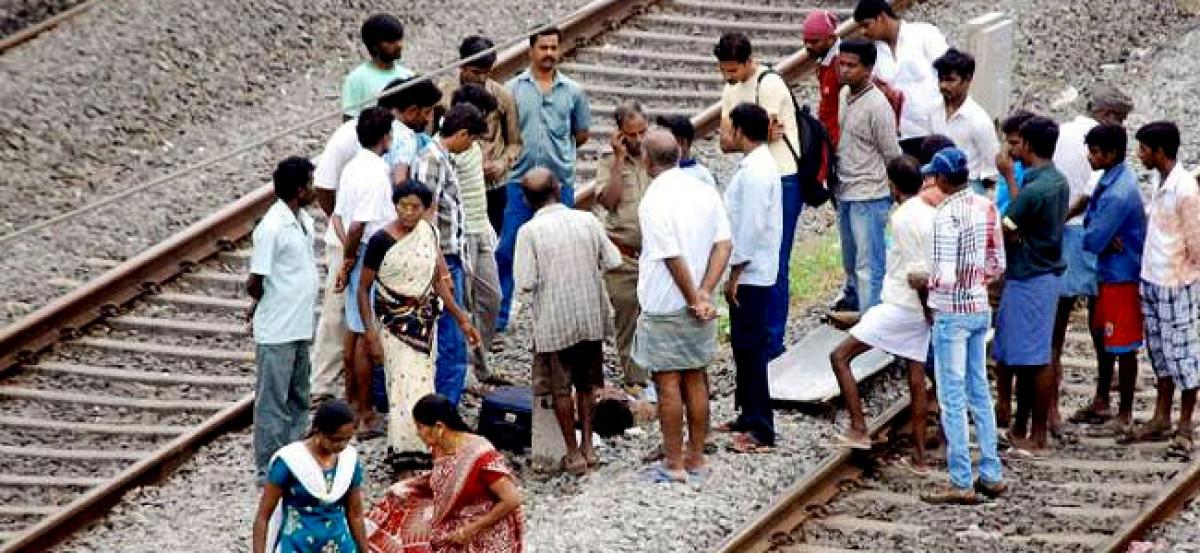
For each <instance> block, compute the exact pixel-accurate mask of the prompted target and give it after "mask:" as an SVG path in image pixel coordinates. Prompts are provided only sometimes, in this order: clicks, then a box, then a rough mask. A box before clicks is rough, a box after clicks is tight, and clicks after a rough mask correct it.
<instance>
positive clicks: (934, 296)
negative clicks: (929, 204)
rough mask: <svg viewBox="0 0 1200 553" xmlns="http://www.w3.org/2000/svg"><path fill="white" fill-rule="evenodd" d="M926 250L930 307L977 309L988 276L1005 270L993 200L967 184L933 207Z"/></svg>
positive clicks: (984, 302)
mask: <svg viewBox="0 0 1200 553" xmlns="http://www.w3.org/2000/svg"><path fill="white" fill-rule="evenodd" d="M930 249H931V252H930V256H929V269H930V274H929V307H931V308H933V309H936V310H938V311H942V312H946V313H982V312H986V311H987V310H988V309H989V307H988V294H987V284H988V282H990V281H992V280H994V279H996V278H998V277H999V276H1000V275H1003V274H1004V239H1003V237H1002V236H1001V233H1000V216H999V214H997V213H996V206H995V205H993V204H992V201H991V200H989V199H987V198H985V197H983V196H980V195H978V194H976V193H975V192H974V191H972V190H971V188H970V187H963V189H962V190H959V191H958V192H955V193H954V194H951V195H950V196H949V197H947V198H946V200H945V201H944V202H942V204H941V205H940V206H939V207H938V210H937V215H935V216H934V222H933V240H932V246H931V247H930Z"/></svg>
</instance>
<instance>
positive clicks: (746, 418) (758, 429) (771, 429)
mask: <svg viewBox="0 0 1200 553" xmlns="http://www.w3.org/2000/svg"><path fill="white" fill-rule="evenodd" d="M774 293H775V289H774V287H771V286H749V285H745V284H743V285H740V286H738V289H737V299H738V305H736V306H732V305H731V306H730V307H729V345H730V349H732V350H733V362H734V368H735V369H736V377H735V380H736V384H737V387H736V388H734V392H733V400H734V403H735V404H736V407H738V408H739V409H740V413H739V414H738V418H737V423H736V424H735V426H736V427H737V428H738V430H740V431H743V432H745V433H747V434H749V435H750V436H752V437H753V438H754V439H755V440H756V441H757V442H758V443H760V444H763V445H775V412H774V411H773V410H772V406H771V390H770V386H769V383H768V380H767V362H768V361H769V360H770V357H768V356H767V348H766V346H767V334H766V333H765V332H763V331H764V330H765V329H766V326H767V313H768V312H769V311H770V305H771V302H772V297H773V295H774Z"/></svg>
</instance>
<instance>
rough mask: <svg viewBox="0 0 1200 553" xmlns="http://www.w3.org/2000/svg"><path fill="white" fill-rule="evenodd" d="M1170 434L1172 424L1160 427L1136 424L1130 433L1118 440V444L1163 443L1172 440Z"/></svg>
mask: <svg viewBox="0 0 1200 553" xmlns="http://www.w3.org/2000/svg"><path fill="white" fill-rule="evenodd" d="M1170 432H1171V425H1170V424H1163V425H1159V426H1150V424H1149V423H1142V424H1135V425H1133V428H1132V429H1130V431H1129V432H1126V433H1125V434H1124V435H1123V436H1120V437H1118V438H1117V443H1118V444H1121V445H1126V444H1132V443H1136V442H1161V441H1165V440H1168V439H1170V435H1169V433H1170Z"/></svg>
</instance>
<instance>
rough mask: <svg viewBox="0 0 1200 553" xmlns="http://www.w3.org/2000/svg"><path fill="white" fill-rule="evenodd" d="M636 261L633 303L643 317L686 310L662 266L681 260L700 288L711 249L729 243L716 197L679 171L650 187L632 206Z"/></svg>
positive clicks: (668, 173)
mask: <svg viewBox="0 0 1200 553" xmlns="http://www.w3.org/2000/svg"><path fill="white" fill-rule="evenodd" d="M638 223H639V225H640V226H641V228H642V255H641V257H639V258H638V286H637V292H638V303H639V304H640V305H641V306H642V310H643V311H645V312H647V313H655V314H666V313H675V312H678V311H679V310H681V309H683V308H685V307H687V302H686V301H685V300H684V299H683V293H682V292H680V291H679V288H678V287H677V286H675V280H674V279H672V278H671V272H670V271H669V270H667V263H666V260H667V259H670V258H674V257H679V258H682V259H683V261H684V262H685V263H686V264H687V267H688V272H690V273H691V275H692V282H693V284H694V285H695V286H700V282H701V280H703V279H704V273H705V271H706V270H707V269H708V258H709V254H710V253H711V252H712V247H713V244H716V243H718V242H723V241H725V240H730V239H731V235H730V229H729V219H728V217H727V216H726V215H725V206H723V205H721V196H720V195H719V194H718V193H717V190H716V189H715V188H713V187H711V186H708V185H706V184H703V183H701V182H700V181H698V180H696V179H695V178H693V177H692V176H690V175H688V174H687V173H684V172H683V171H682V170H680V169H679V168H675V169H670V170H668V171H666V172H665V173H663V174H661V175H659V176H658V177H656V178H655V179H654V180H653V181H651V182H650V186H649V187H648V188H647V189H646V194H645V195H644V196H642V203H641V205H639V206H638Z"/></svg>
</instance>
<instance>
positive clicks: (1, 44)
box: [0, 0, 100, 55]
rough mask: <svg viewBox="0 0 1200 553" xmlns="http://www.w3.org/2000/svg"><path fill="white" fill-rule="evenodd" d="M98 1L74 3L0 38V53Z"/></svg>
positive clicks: (98, 0)
mask: <svg viewBox="0 0 1200 553" xmlns="http://www.w3.org/2000/svg"><path fill="white" fill-rule="evenodd" d="M99 3H100V0H85V1H84V2H82V3H79V4H76V5H74V6H72V7H71V8H69V9H67V10H65V11H61V12H59V13H56V14H54V15H52V16H50V17H48V18H46V19H43V20H41V21H39V22H37V23H34V24H33V25H30V26H28V27H25V28H24V29H21V30H20V31H17V32H15V33H13V34H11V35H8V36H6V37H4V38H3V39H0V55H2V54H4V53H5V52H7V51H9V50H12V49H13V48H16V47H17V46H20V45H22V44H24V43H26V42H29V41H30V40H33V38H34V37H36V36H38V35H40V34H42V33H44V32H46V31H49V30H50V29H53V28H55V27H57V26H59V25H62V24H63V23H65V22H67V21H69V20H71V19H73V18H74V17H75V16H77V15H79V14H81V13H83V12H85V11H88V10H90V9H92V7H93V6H95V5H96V4H99Z"/></svg>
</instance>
